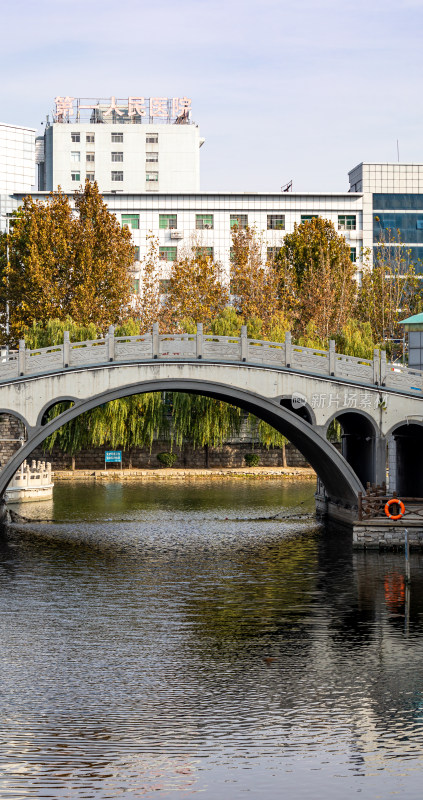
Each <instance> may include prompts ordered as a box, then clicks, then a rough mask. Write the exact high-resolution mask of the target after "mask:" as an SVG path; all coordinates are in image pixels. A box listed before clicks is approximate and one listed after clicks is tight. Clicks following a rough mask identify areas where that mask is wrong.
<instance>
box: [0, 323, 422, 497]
mask: <svg viewBox="0 0 423 800" xmlns="http://www.w3.org/2000/svg"><path fill="white" fill-rule="evenodd" d="M164 390H167V391H181V392H191V393H195V394H201V395H207V396H209V397H213V398H217V399H220V400H224V401H225V402H228V403H232V404H234V405H237V406H239V407H241V408H243V409H245V410H246V411H249V412H252V413H253V414H255V415H256V416H257V417H259V418H261V419H263V420H264V421H265V422H268V423H269V424H270V425H272V426H273V427H274V428H276V429H277V430H278V431H279V432H280V433H282V434H283V435H285V436H286V437H287V438H288V439H289V440H290V441H291V442H292V443H293V444H294V445H295V446H296V447H297V448H298V449H299V450H300V451H301V453H302V454H303V455H304V457H305V458H306V459H307V460H308V461H309V463H310V464H311V466H312V467H313V468H314V469H315V471H316V473H317V475H318V478H319V479H320V482H321V484H322V485H323V486H324V489H325V495H326V499H327V500H329V501H330V503H329V505H330V507H335V506H337V507H338V508H339V507H341V508H343V509H347V510H348V509H350V510H352V511H354V509H355V508H356V507H357V504H358V496H359V493H360V491H363V487H364V486H365V485H366V483H367V482H368V481H370V482H371V483H379V484H381V483H382V482H383V481H384V480H385V478H386V464H387V454H388V456H389V459H388V460H389V481H390V490H391V491H392V490H397V491H398V492H399V493H402V494H407V495H409V496H411V495H413V496H420V497H421V496H423V476H422V477H421V471H420V468H419V464H418V459H419V457H420V452H421V444H422V443H423V403H422V400H423V372H421V371H419V370H413V369H409V368H407V367H404V366H400V365H398V364H391V363H387V361H386V357H385V353H383V352H379V351H378V350H375V352H374V355H373V358H372V359H364V358H355V357H352V356H347V355H343V354H341V353H338V352H336V350H335V343H334V342H330V346H329V350H327V351H326V350H319V349H316V348H308V347H300V346H299V345H296V344H294V343H293V342H292V340H291V335H290V334H289V333H287V334H286V335H285V341H284V342H283V343H280V342H269V341H264V340H256V339H249V338H248V337H247V332H246V328H245V327H244V328H242V330H241V335H240V336H239V337H237V336H214V335H211V334H204V333H203V328H202V325H200V324H199V325H198V326H197V332H196V333H195V334H188V333H183V334H165V335H159V331H158V325H157V324H155V325H153V330H152V332H151V333H149V334H145V335H139V336H119V337H117V336H115V334H114V329H113V327H111V328H109V331H108V333H107V335H106V336H105V337H103V338H100V339H97V340H91V341H86V342H71V341H70V340H69V334H67V333H65V336H64V342H63V344H62V345H54V346H51V347H46V348H38V349H36V350H29V349H28V348H26V347H25V342H24V341H21V342H20V343H19V350H18V351H15V352H14V353H10V354H6V355H3V356H2V358H1V361H0V414H10V415H12V416H15V417H16V418H18V419H19V420H21V421H22V423H23V424H24V426H25V428H26V436H27V438H26V441H25V442H24V444H23V446H22V447H21V448H20V449H19V450H18V451H17V452H15V453H14V454H13V456H12V457H11V458H10V459H9V461H8V462H7V463H6V464H5V465H4V466H3V469H2V471H1V472H0V496H1V495H3V493H4V491H5V489H6V487H7V485H8V483H9V481H10V480H11V478H12V477H13V475H14V473H15V471H16V470H17V469H18V467H19V466H20V464H21V463H22V461H23V460H24V459H25V458H27V457H28V456H29V455H30V453H31V452H32V451H33V450H34V448H35V447H37V446H38V445H39V444H41V443H42V442H43V441H44V439H46V438H47V436H49V435H50V434H51V433H53V431H55V430H57V428H59V427H61V426H62V425H63V424H65V423H66V422H69V421H70V420H71V419H73V418H75V417H77V416H79V414H82V413H83V412H85V411H88V410H90V409H93V408H95V407H96V406H98V405H101V404H104V403H106V402H108V401H109V400H113V399H116V398H120V397H125V396H128V395H132V394H139V393H143V392H153V391H164ZM65 400H66V401H72V403H73V405H72V406H71V407H70V408H69V409H68V410H66V411H65V412H63V413H62V414H61V415H60V416H58V417H56V418H54V419H52V420H51V421H50V422H47V423H46V422H45V420H46V412H47V411H48V410H49V409H50V408H51V407H52V406H53V405H55V404H56V403H58V402H61V401H65ZM334 419H337V420H338V421H339V422H340V424H341V429H342V452H339V449H337V448H336V447H335V446H334V445H333V444H332V443H330V442H329V441H328V439H327V431H328V428H329V425H330V424H331V422H332V421H333V420H334Z"/></svg>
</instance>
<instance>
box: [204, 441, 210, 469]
mask: <svg viewBox="0 0 423 800" xmlns="http://www.w3.org/2000/svg"><path fill="white" fill-rule="evenodd" d="M204 456H205V465H206V469H208V467H209V446H208V444H205V445H204Z"/></svg>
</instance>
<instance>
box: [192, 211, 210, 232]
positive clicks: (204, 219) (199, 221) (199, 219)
mask: <svg viewBox="0 0 423 800" xmlns="http://www.w3.org/2000/svg"><path fill="white" fill-rule="evenodd" d="M195 227H196V229H197V231H202V230H204V228H209V229H210V230H212V228H213V214H196V215H195Z"/></svg>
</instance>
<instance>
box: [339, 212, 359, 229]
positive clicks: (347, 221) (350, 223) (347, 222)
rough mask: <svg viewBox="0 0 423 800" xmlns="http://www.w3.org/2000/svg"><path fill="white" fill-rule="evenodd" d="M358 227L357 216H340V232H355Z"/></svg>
mask: <svg viewBox="0 0 423 800" xmlns="http://www.w3.org/2000/svg"><path fill="white" fill-rule="evenodd" d="M356 225H357V221H356V216H355V214H339V215H338V231H355V229H356Z"/></svg>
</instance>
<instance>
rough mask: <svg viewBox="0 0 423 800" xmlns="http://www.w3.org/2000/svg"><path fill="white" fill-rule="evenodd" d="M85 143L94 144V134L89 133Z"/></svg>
mask: <svg viewBox="0 0 423 800" xmlns="http://www.w3.org/2000/svg"><path fill="white" fill-rule="evenodd" d="M85 141H86V143H87V144H94V134H93V133H87V135H86V137H85Z"/></svg>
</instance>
